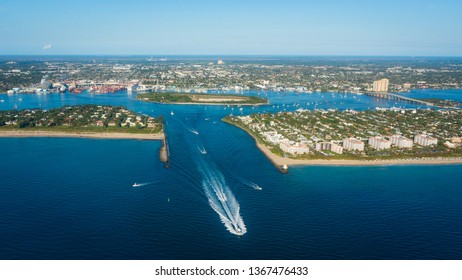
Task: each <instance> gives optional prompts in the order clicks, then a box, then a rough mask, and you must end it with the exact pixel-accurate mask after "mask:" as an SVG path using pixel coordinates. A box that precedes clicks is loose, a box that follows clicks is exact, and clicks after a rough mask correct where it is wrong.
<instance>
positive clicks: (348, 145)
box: [343, 137, 364, 151]
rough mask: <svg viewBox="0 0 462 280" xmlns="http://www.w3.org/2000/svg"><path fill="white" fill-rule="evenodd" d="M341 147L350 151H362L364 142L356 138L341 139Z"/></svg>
mask: <svg viewBox="0 0 462 280" xmlns="http://www.w3.org/2000/svg"><path fill="white" fill-rule="evenodd" d="M343 148H344V149H347V150H350V151H354V150H356V151H364V142H363V141H361V140H358V139H356V138H351V137H350V138H346V139H343Z"/></svg>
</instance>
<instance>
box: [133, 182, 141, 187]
mask: <svg viewBox="0 0 462 280" xmlns="http://www.w3.org/2000/svg"><path fill="white" fill-rule="evenodd" d="M132 186H133V187H139V186H141V184H138V183H134V184H133V185H132Z"/></svg>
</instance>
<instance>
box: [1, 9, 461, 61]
mask: <svg viewBox="0 0 462 280" xmlns="http://www.w3.org/2000/svg"><path fill="white" fill-rule="evenodd" d="M249 2H250V1H241V0H235V1H203V0H199V1H179V0H177V1H142V0H140V1H130V2H128V1H88V0H82V1H79V2H70V3H68V2H63V1H53V0H43V1H28V0H25V1H9V2H5V1H3V2H0V32H1V34H2V39H1V40H0V55H347V56H349V55H353V56H358V55H359V56H361V55H364V56H462V30H461V29H460V26H462V17H460V15H459V12H460V11H461V10H462V3H461V2H460V1H455V0H441V1H425V0H424V1H397V0H391V1H382V2H379V3H376V2H374V3H371V2H370V1H363V0H357V1H339V0H328V1H284V2H281V1H271V0H268V1H260V0H257V1H251V3H249Z"/></svg>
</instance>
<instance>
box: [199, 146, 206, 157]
mask: <svg viewBox="0 0 462 280" xmlns="http://www.w3.org/2000/svg"><path fill="white" fill-rule="evenodd" d="M197 149H198V150H199V152H201V154H203V155H205V154H206V153H207V151H206V150H205V148H204V147H199V145H197Z"/></svg>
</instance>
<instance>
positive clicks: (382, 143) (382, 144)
mask: <svg viewBox="0 0 462 280" xmlns="http://www.w3.org/2000/svg"><path fill="white" fill-rule="evenodd" d="M369 146H371V147H372V148H374V149H376V150H385V149H390V146H391V141H389V140H386V139H384V138H383V137H381V136H375V137H370V138H369Z"/></svg>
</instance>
